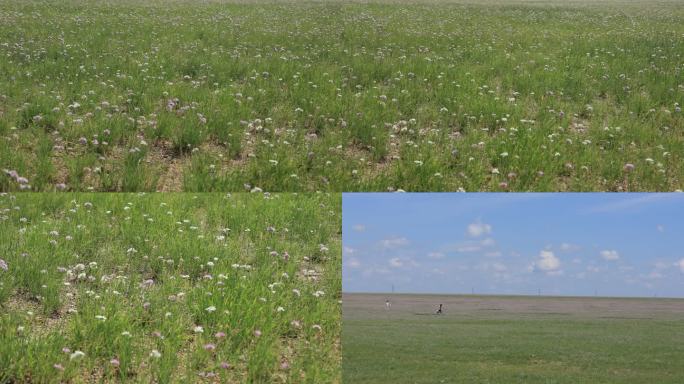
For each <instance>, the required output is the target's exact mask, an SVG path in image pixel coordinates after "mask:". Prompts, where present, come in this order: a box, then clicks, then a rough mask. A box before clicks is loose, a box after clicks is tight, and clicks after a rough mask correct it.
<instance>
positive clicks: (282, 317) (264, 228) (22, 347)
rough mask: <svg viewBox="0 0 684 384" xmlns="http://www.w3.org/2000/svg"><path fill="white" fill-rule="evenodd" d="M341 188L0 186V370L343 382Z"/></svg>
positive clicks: (103, 377)
mask: <svg viewBox="0 0 684 384" xmlns="http://www.w3.org/2000/svg"><path fill="white" fill-rule="evenodd" d="M340 255H341V250H340V198H339V195H324V194H316V195H294V194H287V195H277V194H276V195H265V194H236V195H232V196H231V195H225V194H197V195H192V194H151V195H145V194H106V193H95V194H71V193H64V194H30V193H29V194H23V193H20V194H16V195H13V194H0V383H67V382H68V383H86V382H100V383H114V382H134V383H152V382H159V383H176V382H178V383H188V382H212V383H219V382H220V383H285V382H288V383H294V382H296V383H339V382H340V369H341V368H340V351H339V335H340V321H341V319H340V302H339V300H340V292H341V280H340V264H341V263H340Z"/></svg>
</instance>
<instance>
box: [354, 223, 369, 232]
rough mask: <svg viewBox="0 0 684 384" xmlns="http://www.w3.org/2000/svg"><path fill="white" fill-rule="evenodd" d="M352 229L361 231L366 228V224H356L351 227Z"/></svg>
mask: <svg viewBox="0 0 684 384" xmlns="http://www.w3.org/2000/svg"><path fill="white" fill-rule="evenodd" d="M352 229H353V230H355V231H356V232H363V231H365V230H366V226H365V225H363V224H356V225H354V226H353V227H352Z"/></svg>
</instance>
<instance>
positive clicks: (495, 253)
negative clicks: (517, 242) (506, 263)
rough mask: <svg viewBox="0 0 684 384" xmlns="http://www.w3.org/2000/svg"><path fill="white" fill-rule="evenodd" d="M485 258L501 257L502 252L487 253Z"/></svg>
mask: <svg viewBox="0 0 684 384" xmlns="http://www.w3.org/2000/svg"><path fill="white" fill-rule="evenodd" d="M484 255H485V257H501V252H500V251H493V252H487V253H485V254H484Z"/></svg>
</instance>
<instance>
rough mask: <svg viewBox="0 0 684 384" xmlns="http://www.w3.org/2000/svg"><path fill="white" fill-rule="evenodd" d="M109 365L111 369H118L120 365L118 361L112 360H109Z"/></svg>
mask: <svg viewBox="0 0 684 384" xmlns="http://www.w3.org/2000/svg"><path fill="white" fill-rule="evenodd" d="M109 364H111V365H112V367H115V368H116V367H118V366H119V365H121V362H119V359H117V358H113V359H111V360H109Z"/></svg>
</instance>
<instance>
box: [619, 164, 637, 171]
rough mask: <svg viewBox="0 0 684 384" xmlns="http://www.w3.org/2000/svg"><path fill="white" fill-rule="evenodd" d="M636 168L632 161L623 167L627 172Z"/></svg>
mask: <svg viewBox="0 0 684 384" xmlns="http://www.w3.org/2000/svg"><path fill="white" fill-rule="evenodd" d="M634 168H635V166H634V164H632V163H627V164H625V166H624V167H622V169H624V170H625V172H632V171H633V170H634Z"/></svg>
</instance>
